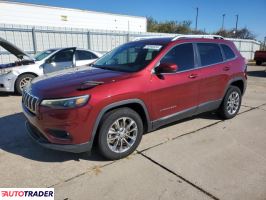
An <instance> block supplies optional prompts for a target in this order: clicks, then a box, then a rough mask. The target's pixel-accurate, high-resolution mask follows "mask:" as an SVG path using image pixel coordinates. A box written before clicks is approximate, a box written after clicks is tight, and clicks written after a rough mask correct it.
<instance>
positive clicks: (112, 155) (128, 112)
mask: <svg viewBox="0 0 266 200" xmlns="http://www.w3.org/2000/svg"><path fill="white" fill-rule="evenodd" d="M121 118H128V120H132V121H134V122H135V124H134V126H137V131H134V133H135V134H136V136H135V140H134V142H133V143H132V146H130V147H129V149H128V150H127V151H125V152H115V151H113V150H111V147H109V145H110V144H108V142H107V137H108V132H109V129H110V128H111V126H112V125H113V124H114V122H116V121H117V120H121ZM115 134H119V133H118V131H116V132H115ZM142 134H143V123H142V120H141V117H140V116H139V114H138V113H137V112H135V111H134V110H132V109H130V108H118V109H115V110H112V111H110V112H108V113H107V114H105V115H104V117H103V119H102V121H101V125H100V128H99V136H98V148H99V150H100V152H101V154H102V155H103V156H104V157H105V158H107V159H110V160H117V159H121V158H124V157H126V156H128V155H129V154H131V153H133V152H134V151H135V150H136V148H137V147H138V145H139V143H140V141H141V138H142ZM127 139H129V138H127ZM129 140H131V139H129ZM115 141H118V140H114V143H115ZM132 141H133V140H132ZM123 143H124V141H123V142H121V143H119V142H117V146H118V144H122V147H123ZM124 144H125V143H124ZM120 146H121V145H120Z"/></svg>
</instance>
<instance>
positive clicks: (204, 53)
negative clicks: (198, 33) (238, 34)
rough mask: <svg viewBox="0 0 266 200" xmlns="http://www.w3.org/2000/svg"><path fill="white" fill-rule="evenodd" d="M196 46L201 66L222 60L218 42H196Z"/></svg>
mask: <svg viewBox="0 0 266 200" xmlns="http://www.w3.org/2000/svg"><path fill="white" fill-rule="evenodd" d="M197 46H198V50H199V56H200V60H201V65H202V66H206V65H212V64H216V63H219V62H223V56H222V52H221V49H220V47H219V45H218V44H214V43H198V44H197Z"/></svg>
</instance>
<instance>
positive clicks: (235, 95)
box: [218, 86, 242, 119]
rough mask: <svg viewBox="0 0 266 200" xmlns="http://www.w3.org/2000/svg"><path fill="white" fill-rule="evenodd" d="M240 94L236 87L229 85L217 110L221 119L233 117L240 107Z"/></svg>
mask: <svg viewBox="0 0 266 200" xmlns="http://www.w3.org/2000/svg"><path fill="white" fill-rule="evenodd" d="M241 100H242V94H241V91H240V89H239V88H238V87H236V86H230V87H229V88H228V90H227V92H226V95H225V97H224V99H223V102H222V104H221V106H220V108H219V110H218V113H219V115H220V116H221V117H222V118H223V119H231V118H233V117H235V116H236V115H237V113H238V111H239V109H240V106H241Z"/></svg>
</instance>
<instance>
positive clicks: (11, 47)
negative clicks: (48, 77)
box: [0, 37, 34, 60]
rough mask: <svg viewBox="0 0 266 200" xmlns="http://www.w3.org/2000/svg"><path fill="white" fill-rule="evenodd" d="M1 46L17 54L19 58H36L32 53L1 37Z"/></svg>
mask: <svg viewBox="0 0 266 200" xmlns="http://www.w3.org/2000/svg"><path fill="white" fill-rule="evenodd" d="M0 46H1V47H3V48H4V49H5V50H7V51H8V52H9V53H11V54H13V55H14V56H16V57H17V58H18V59H23V58H24V57H25V56H26V57H28V58H29V60H34V59H33V58H32V57H31V56H30V55H28V54H27V53H25V52H24V51H23V50H21V49H20V48H18V47H16V46H15V45H13V44H11V43H10V42H8V41H6V40H4V39H3V38H1V37H0Z"/></svg>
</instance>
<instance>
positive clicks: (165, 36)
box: [133, 35, 173, 41]
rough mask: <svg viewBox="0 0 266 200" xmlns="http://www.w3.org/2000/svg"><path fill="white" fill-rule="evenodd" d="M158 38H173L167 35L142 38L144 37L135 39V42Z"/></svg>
mask: <svg viewBox="0 0 266 200" xmlns="http://www.w3.org/2000/svg"><path fill="white" fill-rule="evenodd" d="M172 37H173V36H172ZM156 38H171V36H167V35H154V36H152V35H151V36H142V37H136V38H134V39H133V41H139V40H146V39H156Z"/></svg>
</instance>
